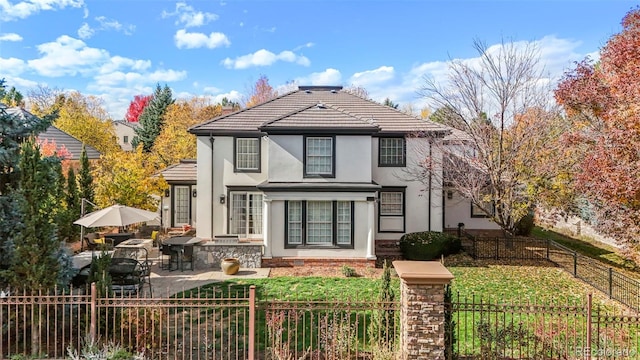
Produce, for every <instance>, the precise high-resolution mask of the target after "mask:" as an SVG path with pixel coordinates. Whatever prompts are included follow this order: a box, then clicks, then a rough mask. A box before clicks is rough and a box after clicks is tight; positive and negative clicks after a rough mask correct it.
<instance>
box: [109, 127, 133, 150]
mask: <svg viewBox="0 0 640 360" xmlns="http://www.w3.org/2000/svg"><path fill="white" fill-rule="evenodd" d="M136 127H138V123H132V122H128V121H126V120H114V121H113V128H114V130H115V133H116V137H117V138H118V145H120V147H121V148H122V150H124V151H131V150H133V147H132V146H131V140H133V137H134V136H136V132H135V128H136Z"/></svg>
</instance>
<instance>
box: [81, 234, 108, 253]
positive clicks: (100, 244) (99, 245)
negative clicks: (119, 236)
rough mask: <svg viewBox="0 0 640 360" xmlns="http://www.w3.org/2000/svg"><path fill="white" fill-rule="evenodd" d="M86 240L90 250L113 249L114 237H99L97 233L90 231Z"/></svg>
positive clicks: (85, 237)
mask: <svg viewBox="0 0 640 360" xmlns="http://www.w3.org/2000/svg"><path fill="white" fill-rule="evenodd" d="M84 241H85V242H86V243H87V249H89V250H111V249H113V239H110V238H105V239H100V238H98V234H97V233H88V234H86V235H85V236H84Z"/></svg>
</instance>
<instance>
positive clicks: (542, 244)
mask: <svg viewBox="0 0 640 360" xmlns="http://www.w3.org/2000/svg"><path fill="white" fill-rule="evenodd" d="M461 240H462V247H463V248H464V250H465V251H466V252H467V253H468V254H469V255H471V256H472V257H473V258H474V259H493V260H534V261H550V262H552V263H554V264H556V265H557V266H559V267H561V268H562V269H564V270H565V271H567V272H569V273H570V274H572V275H573V276H574V277H576V278H578V279H580V280H582V281H584V282H586V283H587V284H589V285H591V286H593V287H594V288H596V289H598V290H600V291H602V292H603V293H605V294H606V295H607V296H609V298H611V299H613V300H616V301H618V302H620V303H622V304H624V305H626V306H628V307H629V308H631V309H633V310H635V311H640V281H638V280H637V279H634V278H631V277H629V276H627V275H625V274H623V273H621V272H619V271H617V270H615V269H614V268H612V267H610V266H607V265H605V264H603V263H601V262H599V261H597V260H594V259H592V258H590V257H587V256H584V255H581V254H579V253H577V252H576V251H574V250H571V249H569V248H567V247H565V246H563V245H561V244H558V243H557V242H555V241H553V240H550V239H537V238H500V237H491V238H488V237H477V236H473V235H470V234H468V233H464V236H463V238H462V239H461Z"/></svg>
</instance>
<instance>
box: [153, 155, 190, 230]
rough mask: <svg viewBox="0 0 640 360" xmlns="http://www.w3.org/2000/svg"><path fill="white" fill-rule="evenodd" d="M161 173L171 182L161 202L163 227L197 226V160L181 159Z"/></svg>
mask: <svg viewBox="0 0 640 360" xmlns="http://www.w3.org/2000/svg"><path fill="white" fill-rule="evenodd" d="M160 174H161V175H162V176H163V177H164V179H165V180H166V182H167V183H168V184H169V189H167V190H166V191H165V193H164V197H163V198H162V202H161V209H162V227H163V228H165V229H166V228H175V227H182V226H185V225H189V226H191V227H196V221H195V219H196V210H197V209H196V202H195V199H196V196H197V194H198V193H197V189H196V179H197V163H196V160H195V159H183V160H180V163H178V164H174V165H171V166H169V167H167V168H166V169H164V170H162V171H160Z"/></svg>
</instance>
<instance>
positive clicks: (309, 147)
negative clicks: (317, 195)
mask: <svg viewBox="0 0 640 360" xmlns="http://www.w3.org/2000/svg"><path fill="white" fill-rule="evenodd" d="M305 141H306V144H305V154H306V155H305V175H312V176H313V175H319V176H333V175H334V174H333V138H332V137H307V138H306V139H305Z"/></svg>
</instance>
